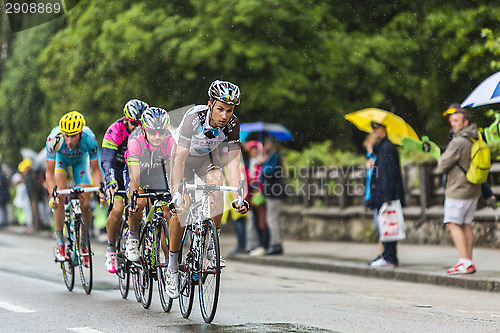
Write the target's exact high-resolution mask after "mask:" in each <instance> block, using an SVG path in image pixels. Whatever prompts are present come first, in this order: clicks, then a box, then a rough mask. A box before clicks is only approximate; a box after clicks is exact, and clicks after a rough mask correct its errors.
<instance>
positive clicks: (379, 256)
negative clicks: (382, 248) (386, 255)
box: [368, 254, 382, 266]
mask: <svg viewBox="0 0 500 333" xmlns="http://www.w3.org/2000/svg"><path fill="white" fill-rule="evenodd" d="M380 258H382V256H381V255H380V254H379V255H378V256H377V258H375V259H373V260H372V261H370V262H368V266H371V264H372V262H375V261H377V260H379V259H380Z"/></svg>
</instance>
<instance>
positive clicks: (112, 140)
mask: <svg viewBox="0 0 500 333" xmlns="http://www.w3.org/2000/svg"><path fill="white" fill-rule="evenodd" d="M119 133H120V132H119V129H118V128H117V124H116V123H113V124H112V125H111V126H109V128H108V130H107V131H106V134H104V139H103V140H102V148H108V149H113V150H118V146H119V144H120V143H121V142H118V139H119V137H118V135H119Z"/></svg>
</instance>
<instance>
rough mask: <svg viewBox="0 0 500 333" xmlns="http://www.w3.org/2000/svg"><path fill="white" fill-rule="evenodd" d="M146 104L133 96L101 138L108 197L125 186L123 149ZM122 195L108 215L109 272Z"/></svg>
mask: <svg viewBox="0 0 500 333" xmlns="http://www.w3.org/2000/svg"><path fill="white" fill-rule="evenodd" d="M148 107H149V105H148V104H146V103H144V102H143V101H140V100H137V99H132V100H130V101H128V102H127V104H125V107H124V108H123V113H124V116H123V117H122V118H120V119H118V120H117V121H115V122H114V123H113V124H111V126H109V128H108V130H107V131H106V134H105V135H104V139H103V140H102V155H101V167H102V170H103V172H104V180H105V183H106V196H107V198H108V199H110V198H111V196H112V194H113V193H114V192H116V191H117V190H125V184H124V181H123V171H124V169H125V153H126V151H127V143H128V139H129V135H130V133H132V131H134V130H135V129H136V128H137V127H139V126H140V125H141V116H142V112H143V111H144V110H145V109H146V108H148ZM123 207H124V204H123V197H122V196H120V195H116V196H115V200H114V204H113V209H112V210H111V211H110V213H109V215H108V219H107V222H106V231H107V234H108V251H107V253H106V269H107V270H108V272H110V273H116V272H117V266H116V238H117V236H118V230H119V229H120V221H121V216H122V214H123Z"/></svg>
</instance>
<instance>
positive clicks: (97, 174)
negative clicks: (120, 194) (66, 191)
mask: <svg viewBox="0 0 500 333" xmlns="http://www.w3.org/2000/svg"><path fill="white" fill-rule="evenodd" d="M90 168H91V169H92V181H93V182H94V186H100V185H101V182H102V175H101V169H99V160H98V159H97V158H96V159H93V160H90Z"/></svg>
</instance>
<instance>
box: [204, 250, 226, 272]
mask: <svg viewBox="0 0 500 333" xmlns="http://www.w3.org/2000/svg"><path fill="white" fill-rule="evenodd" d="M207 259H208V260H210V261H211V262H212V266H214V267H215V266H217V261H216V260H217V259H215V250H214V249H211V250H208V251H207ZM219 261H220V268H224V267H226V259H224V257H223V256H222V255H221V256H220V259H219Z"/></svg>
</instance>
